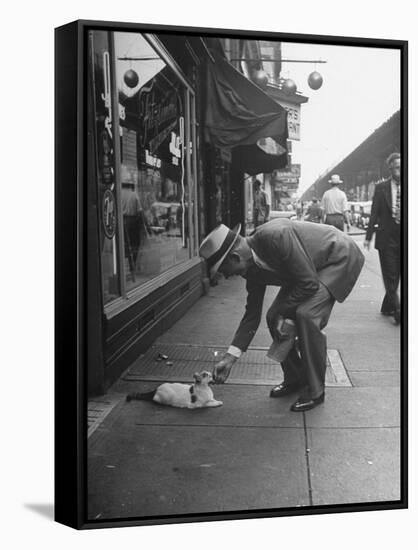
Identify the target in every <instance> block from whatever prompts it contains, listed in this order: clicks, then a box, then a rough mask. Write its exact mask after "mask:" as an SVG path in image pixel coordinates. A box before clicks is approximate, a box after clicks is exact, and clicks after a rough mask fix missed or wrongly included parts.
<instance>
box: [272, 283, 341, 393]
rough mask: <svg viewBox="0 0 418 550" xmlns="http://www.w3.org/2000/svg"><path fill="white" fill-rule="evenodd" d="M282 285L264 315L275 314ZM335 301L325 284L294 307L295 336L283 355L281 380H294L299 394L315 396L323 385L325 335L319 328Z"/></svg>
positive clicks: (326, 319)
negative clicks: (288, 351) (291, 345)
mask: <svg viewBox="0 0 418 550" xmlns="http://www.w3.org/2000/svg"><path fill="white" fill-rule="evenodd" d="M284 292H286V290H285V289H282V290H281V291H280V292H279V294H278V295H277V297H276V299H275V300H274V302H273V303H272V305H271V307H270V309H269V311H268V313H267V315H268V316H270V318H271V316H272V315H275V314H276V312H277V306H278V304H279V303H280V301H281V299H282V298H283V293H284ZM334 303H335V298H333V297H332V296H331V294H330V292H329V290H328V289H327V288H326V286H325V285H323V284H322V283H320V286H319V289H318V290H317V291H316V293H315V294H314V295H313V296H311V297H310V298H309V299H308V300H306V301H305V302H303V303H302V304H301V305H300V306H298V308H297V309H296V316H295V321H296V330H297V340H296V342H295V345H294V346H293V348H292V349H291V351H290V353H289V355H288V356H287V359H285V360H284V361H283V362H282V369H283V373H284V382H285V384H295V383H296V384H298V385H299V386H300V388H301V396H302V397H306V398H312V399H315V398H317V397H319V396H320V395H322V393H323V392H324V388H325V371H326V368H327V339H326V336H325V334H324V333H323V332H322V329H323V328H324V327H326V325H327V323H328V319H329V317H330V315H331V311H332V308H333V306H334Z"/></svg>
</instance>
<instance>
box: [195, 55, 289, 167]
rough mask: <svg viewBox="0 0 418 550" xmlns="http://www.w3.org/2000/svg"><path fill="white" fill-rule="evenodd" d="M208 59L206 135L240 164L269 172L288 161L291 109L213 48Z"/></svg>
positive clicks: (212, 142)
mask: <svg viewBox="0 0 418 550" xmlns="http://www.w3.org/2000/svg"><path fill="white" fill-rule="evenodd" d="M211 54H212V57H213V59H214V61H212V60H209V59H208V61H207V71H206V75H207V82H206V86H207V96H206V113H205V124H204V125H205V138H206V140H207V141H208V142H210V143H211V144H212V145H214V146H216V147H219V148H221V149H223V148H226V149H231V150H232V157H233V161H234V162H235V163H236V164H237V167H239V168H240V169H242V171H243V172H247V173H248V174H258V173H263V172H265V173H268V172H272V171H273V170H275V169H278V168H283V167H284V166H286V164H287V147H286V140H287V136H288V134H287V111H286V110H285V109H284V108H283V107H281V106H280V105H279V104H278V103H276V102H275V101H274V100H273V99H271V98H270V97H269V96H268V95H267V94H266V93H264V92H263V91H262V90H261V89H260V88H259V87H258V86H256V85H255V84H253V83H252V82H250V81H249V80H248V79H247V78H246V77H245V76H244V75H242V74H241V73H240V72H239V71H237V70H236V69H235V68H234V67H233V66H232V65H231V64H230V63H229V62H228V60H227V59H226V58H225V57H223V56H222V55H220V54H219V53H217V52H215V51H214V50H212V51H211Z"/></svg>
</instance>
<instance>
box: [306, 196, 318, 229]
mask: <svg viewBox="0 0 418 550" xmlns="http://www.w3.org/2000/svg"><path fill="white" fill-rule="evenodd" d="M304 219H305V221H307V222H313V223H321V221H322V208H321V207H320V205H319V202H318V199H312V204H310V205H309V206H308V209H307V211H306V216H305V218H304Z"/></svg>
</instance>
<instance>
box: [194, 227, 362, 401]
mask: <svg viewBox="0 0 418 550" xmlns="http://www.w3.org/2000/svg"><path fill="white" fill-rule="evenodd" d="M239 231H240V226H238V227H236V228H235V229H233V230H231V229H229V228H228V227H226V226H225V225H219V226H218V227H217V228H216V229H214V230H213V231H212V232H211V233H210V234H209V235H208V236H207V237H206V238H205V239H204V240H203V242H202V244H201V246H200V255H201V257H203V258H204V259H205V260H206V262H207V265H208V267H209V273H210V276H211V277H213V276H214V275H215V274H216V272H217V271H220V272H221V273H222V274H223V275H224V276H225V277H229V276H232V275H241V276H242V277H244V278H245V279H246V281H247V284H246V288H247V304H246V309H245V314H244V316H243V318H242V320H241V322H240V324H239V327H238V329H237V331H236V333H235V336H234V338H233V340H232V343H231V346H230V347H229V349H228V351H227V353H226V354H225V355H224V357H223V358H222V360H221V361H220V362H218V363H217V364H216V365H215V368H214V373H213V374H214V380H215V383H218V384H219V383H223V382H224V381H225V380H226V379H227V378H228V376H229V373H230V371H231V368H232V366H233V365H234V363H235V362H236V361H237V359H238V358H239V357H240V356H241V354H242V353H243V352H245V351H246V350H247V348H248V346H249V344H250V342H251V340H252V339H253V337H254V335H255V333H256V331H257V329H258V326H259V324H260V320H261V314H262V307H263V300H264V294H265V291H266V286H267V285H274V286H280V287H281V289H280V291H279V293H278V295H277V297H276V299H275V300H274V301H273V303H272V305H271V306H270V309H269V310H268V312H267V325H268V328H269V330H270V334H271V335H272V338H273V342H274V340H277V341H278V342H280V336H281V335H280V327H281V326H283V323H284V320H291V321H293V323H295V325H296V332H297V335H298V349H297V347H296V344H294V345H293V347H292V348H291V350H290V352H289V354H288V356H287V358H286V359H285V360H283V361H282V362H281V365H282V369H283V373H284V382H283V383H282V384H280V385H279V386H276V387H275V388H273V389H272V390H271V393H270V395H271V397H283V396H285V395H288V394H291V393H296V392H299V398H298V399H297V401H295V403H293V405H292V407H291V410H292V411H305V410H308V409H312V408H313V407H315V406H317V405H319V404H320V403H322V402H323V401H324V397H325V393H324V387H325V370H326V361H327V354H326V337H325V335H324V333H323V332H322V330H323V329H324V327H325V326H326V325H327V323H328V320H329V317H330V314H331V311H332V308H333V306H334V303H335V301H336V300H337V301H338V302H343V301H344V300H345V299H346V298H347V296H348V295H349V293H350V292H351V290H352V288H353V286H354V284H355V282H356V281H357V278H358V276H359V274H360V271H361V268H362V266H363V263H364V256H363V254H362V252H361V251H360V249H359V247H358V246H357V245H356V244H355V242H354V241H353V240H352V239H351V238H350V237H349V236H348V235H345V234H344V233H341V232H340V231H338V230H337V229H336V228H334V227H331V226H327V225H322V224H314V223H309V222H304V221H290V220H287V219H282V218H280V219H275V220H273V221H271V222H269V223H266V224H264V225H263V226H261V227H260V228H259V229H258V230H257V231H256V233H255V234H254V235H253V236H251V237H247V238H245V237H242V236H241V235H239ZM288 324H289V323H288Z"/></svg>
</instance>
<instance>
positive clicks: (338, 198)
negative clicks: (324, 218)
mask: <svg viewBox="0 0 418 550" xmlns="http://www.w3.org/2000/svg"><path fill="white" fill-rule="evenodd" d="M321 206H322V208H323V209H324V212H325V215H326V214H344V212H347V211H348V210H350V209H349V208H348V203H347V195H346V194H345V193H344V191H341V189H339V188H338V187H337V186H336V185H334V187H331V189H328V191H325V193H324V194H323V196H322V201H321Z"/></svg>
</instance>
